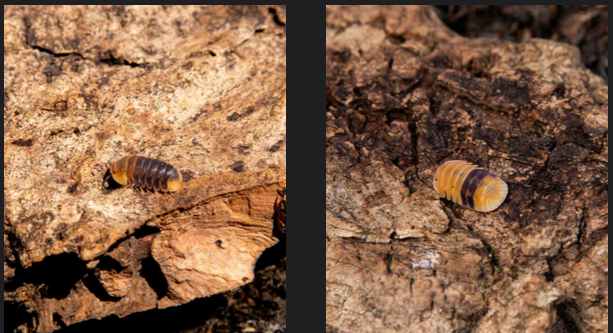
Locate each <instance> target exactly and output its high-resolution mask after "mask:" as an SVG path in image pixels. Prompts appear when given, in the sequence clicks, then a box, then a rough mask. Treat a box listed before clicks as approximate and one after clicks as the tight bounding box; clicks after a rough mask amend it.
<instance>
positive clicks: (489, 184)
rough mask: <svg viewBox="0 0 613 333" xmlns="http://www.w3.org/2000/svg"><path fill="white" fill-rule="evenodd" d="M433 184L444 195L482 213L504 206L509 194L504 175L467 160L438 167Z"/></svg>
mask: <svg viewBox="0 0 613 333" xmlns="http://www.w3.org/2000/svg"><path fill="white" fill-rule="evenodd" d="M433 185H434V189H435V190H436V192H438V194H439V195H440V196H441V197H444V198H446V199H448V200H451V201H453V202H455V203H456V204H461V205H463V206H466V207H469V208H471V209H474V210H476V211H478V212H491V211H493V210H494V209H496V208H498V207H500V205H501V204H502V202H503V201H504V200H505V199H506V197H507V194H508V193H509V187H508V186H507V183H505V182H504V181H503V180H502V179H500V177H498V176H496V175H495V174H493V173H491V172H489V171H488V170H485V169H483V168H479V167H478V166H476V165H474V164H470V163H468V162H466V161H447V162H445V163H444V164H443V165H441V166H440V167H439V168H438V169H437V170H436V174H435V175H434V180H433Z"/></svg>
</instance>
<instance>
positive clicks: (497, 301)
mask: <svg viewBox="0 0 613 333" xmlns="http://www.w3.org/2000/svg"><path fill="white" fill-rule="evenodd" d="M607 139H608V87H607V86H606V85H605V84H604V82H603V79H602V78H600V77H597V76H595V75H594V74H592V73H591V72H590V71H588V70H587V69H586V68H585V67H584V66H583V65H582V64H581V62H580V54H579V52H578V50H577V49H576V48H575V47H573V46H570V45H566V44H561V43H555V42H551V41H547V40H539V39H530V40H527V41H525V42H522V43H510V42H504V41H497V40H493V39H481V38H476V39H468V38H463V37H461V36H458V35H457V34H455V33H454V32H452V31H450V30H449V29H448V28H447V27H446V26H445V25H444V24H442V23H441V22H440V20H439V18H438V17H437V16H436V14H435V12H434V11H433V9H432V8H431V7H429V6H397V7H390V6H364V7H362V6H327V7H326V235H327V238H326V239H327V249H326V250H327V251H326V252H327V253H326V260H327V266H326V282H327V287H326V314H327V317H326V320H327V330H328V331H329V332H575V331H580V332H607V327H608V287H607V283H608V233H607V232H608V199H607V194H608V171H607V167H608V144H607ZM449 159H464V160H467V161H470V162H472V163H475V164H478V165H480V166H482V167H485V168H487V169H489V170H491V171H492V172H494V173H496V174H498V175H500V176H501V178H502V179H504V180H505V181H506V182H507V183H508V185H509V190H510V191H509V196H508V198H507V199H506V202H505V203H503V205H502V206H501V207H500V208H499V209H498V210H496V211H494V212H491V213H479V212H475V211H472V210H470V209H467V208H464V207H461V206H458V205H455V204H453V203H451V202H448V201H446V200H442V199H440V198H439V197H438V195H437V193H436V192H435V191H434V189H433V188H432V177H433V171H434V170H435V169H436V167H438V166H439V165H440V164H442V163H443V162H444V161H446V160H449Z"/></svg>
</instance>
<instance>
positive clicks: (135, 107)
mask: <svg viewBox="0 0 613 333" xmlns="http://www.w3.org/2000/svg"><path fill="white" fill-rule="evenodd" d="M284 20H285V7H283V6H280V7H279V6H213V7H210V6H136V7H133V6H94V7H81V6H59V7H49V6H41V7H38V6H5V7H4V178H5V181H4V198H5V206H4V246H5V248H4V251H5V262H4V282H5V290H4V299H5V302H7V301H9V302H13V303H15V304H17V305H18V306H21V307H22V308H24V309H25V310H26V311H28V312H30V313H31V315H32V316H33V317H35V318H33V319H32V322H30V323H24V326H23V327H22V329H25V330H35V331H38V332H50V331H53V330H55V329H57V328H59V327H60V326H61V325H70V324H73V323H78V322H81V321H85V320H89V319H95V318H102V317H105V316H108V315H113V314H114V315H118V316H120V317H123V316H126V315H129V314H131V313H134V312H138V311H144V310H148V309H152V308H165V307H169V306H176V305H180V304H184V303H186V302H189V301H190V300H192V299H194V298H197V297H206V296H209V295H212V294H215V293H219V292H222V291H226V290H232V289H235V288H237V287H239V286H241V285H244V284H246V283H248V282H250V281H251V280H252V278H253V267H254V264H255V262H256V260H257V259H258V257H259V256H260V254H261V253H262V252H263V251H264V250H265V249H267V248H269V247H271V246H272V245H274V244H275V243H276V242H277V241H278V237H277V236H278V235H277V234H275V228H276V223H279V222H283V223H284V221H275V218H276V216H278V214H277V213H276V211H277V206H278V205H279V202H282V201H284V200H285V199H284V195H283V194H282V193H283V191H284V189H285V177H286V171H285V153H286V148H285V138H286V131H285V125H286V121H285V110H286V74H285V72H286V57H285V48H286V46H285V45H286V44H285V43H286V37H285V23H284V22H285V21H284ZM130 154H138V155H142V156H147V157H151V158H156V159H160V160H163V161H166V162H168V163H171V164H172V165H174V166H175V167H177V168H178V169H179V170H180V171H181V172H182V173H183V175H184V178H185V187H184V189H183V190H182V191H181V192H180V193H179V194H175V195H163V194H155V193H148V192H140V191H137V190H134V189H130V188H119V189H117V188H105V186H104V175H105V172H107V169H108V166H109V163H110V162H112V161H114V160H117V159H118V158H121V157H123V156H125V155H130Z"/></svg>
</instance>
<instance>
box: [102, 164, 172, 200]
mask: <svg viewBox="0 0 613 333" xmlns="http://www.w3.org/2000/svg"><path fill="white" fill-rule="evenodd" d="M110 171H111V175H112V177H113V179H114V180H115V181H116V182H117V183H118V184H119V185H122V186H133V187H139V188H142V189H146V190H152V191H158V192H176V191H178V190H179V189H180V188H181V184H182V183H183V176H182V175H181V172H179V171H178V170H177V169H175V167H173V166H172V165H170V164H167V163H164V162H162V161H158V160H154V159H152V158H147V157H142V156H126V157H124V158H122V159H120V160H119V161H117V162H115V163H113V164H111V167H110Z"/></svg>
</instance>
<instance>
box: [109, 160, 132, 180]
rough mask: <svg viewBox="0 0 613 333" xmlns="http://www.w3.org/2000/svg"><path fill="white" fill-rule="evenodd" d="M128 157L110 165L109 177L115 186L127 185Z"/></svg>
mask: <svg viewBox="0 0 613 333" xmlns="http://www.w3.org/2000/svg"><path fill="white" fill-rule="evenodd" d="M129 160H130V156H126V157H124V158H122V159H120V160H119V161H117V162H115V163H113V164H111V175H112V176H113V179H114V180H115V181H116V182H117V184H119V185H121V186H126V185H128V161H129Z"/></svg>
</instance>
